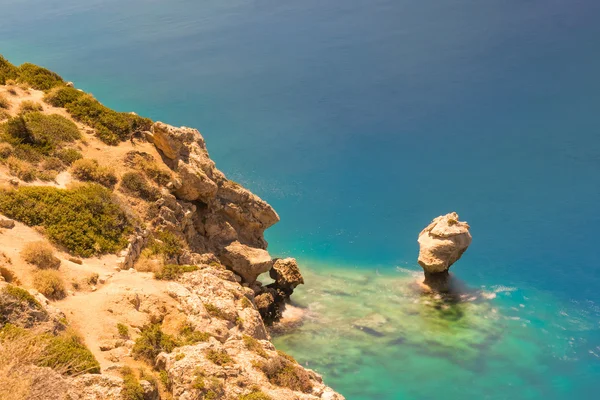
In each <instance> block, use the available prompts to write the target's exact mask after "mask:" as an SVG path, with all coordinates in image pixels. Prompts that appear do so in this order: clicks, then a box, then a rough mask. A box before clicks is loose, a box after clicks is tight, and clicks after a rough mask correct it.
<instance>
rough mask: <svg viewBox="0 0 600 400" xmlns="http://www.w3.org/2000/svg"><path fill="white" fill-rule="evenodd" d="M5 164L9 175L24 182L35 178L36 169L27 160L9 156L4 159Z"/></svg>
mask: <svg viewBox="0 0 600 400" xmlns="http://www.w3.org/2000/svg"><path fill="white" fill-rule="evenodd" d="M6 165H7V166H8V170H9V171H10V173H11V175H14V176H16V177H18V178H19V179H22V180H24V181H25V182H31V181H33V180H35V178H36V169H35V167H34V166H33V165H31V164H30V163H28V162H27V161H23V160H19V159H17V158H16V157H13V156H10V157H8V158H7V159H6Z"/></svg>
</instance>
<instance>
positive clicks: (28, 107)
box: [19, 100, 44, 114]
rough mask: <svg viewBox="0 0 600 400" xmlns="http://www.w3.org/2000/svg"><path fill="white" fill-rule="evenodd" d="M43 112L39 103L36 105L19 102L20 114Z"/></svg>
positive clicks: (29, 101) (26, 101)
mask: <svg viewBox="0 0 600 400" xmlns="http://www.w3.org/2000/svg"><path fill="white" fill-rule="evenodd" d="M43 110H44V107H42V105H41V104H40V103H36V102H35V101H31V100H25V101H23V102H21V105H20V106H19V113H20V114H27V113H29V112H34V111H43Z"/></svg>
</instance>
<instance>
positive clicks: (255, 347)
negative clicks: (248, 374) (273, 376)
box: [242, 335, 269, 358]
mask: <svg viewBox="0 0 600 400" xmlns="http://www.w3.org/2000/svg"><path fill="white" fill-rule="evenodd" d="M242 340H243V342H244V346H246V348H247V349H248V350H250V351H253V352H255V353H256V354H258V355H259V356H261V357H263V358H268V357H269V355H268V354H267V352H266V351H265V349H264V348H263V346H262V344H260V342H259V341H258V340H256V339H254V338H253V337H252V336H248V335H244V337H243V338H242Z"/></svg>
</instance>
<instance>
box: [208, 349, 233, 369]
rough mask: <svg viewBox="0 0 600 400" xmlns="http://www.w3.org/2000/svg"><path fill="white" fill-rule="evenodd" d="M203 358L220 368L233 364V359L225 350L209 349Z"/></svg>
mask: <svg viewBox="0 0 600 400" xmlns="http://www.w3.org/2000/svg"><path fill="white" fill-rule="evenodd" d="M205 356H206V358H207V359H208V360H210V361H212V362H213V363H215V364H217V365H219V366H221V367H222V366H224V365H229V364H233V359H232V358H231V356H230V355H229V354H227V352H226V351H225V350H216V349H209V350H207V351H206V353H205Z"/></svg>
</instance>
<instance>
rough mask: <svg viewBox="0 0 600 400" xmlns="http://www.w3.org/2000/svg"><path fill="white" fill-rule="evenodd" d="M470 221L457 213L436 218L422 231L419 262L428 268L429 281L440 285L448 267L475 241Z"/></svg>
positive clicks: (434, 284) (425, 269)
mask: <svg viewBox="0 0 600 400" xmlns="http://www.w3.org/2000/svg"><path fill="white" fill-rule="evenodd" d="M469 229H470V227H469V224H467V223H466V222H461V221H459V219H458V214H457V213H455V212H452V213H449V214H446V215H442V216H439V217H437V218H435V219H434V220H433V221H432V222H431V223H430V224H429V225H428V226H427V227H426V228H425V229H423V230H422V231H421V233H420V234H419V239H418V242H419V246H420V250H419V260H418V262H419V265H420V266H421V267H422V268H423V270H424V271H425V283H426V284H432V285H430V286H440V284H442V283H443V282H444V281H445V280H446V277H447V275H448V270H449V269H450V267H451V266H452V264H454V263H455V262H456V261H458V260H459V259H460V257H461V256H462V255H463V253H464V252H465V251H466V250H467V248H468V247H469V245H470V244H471V234H470V233H469Z"/></svg>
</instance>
